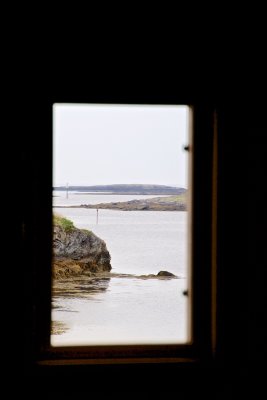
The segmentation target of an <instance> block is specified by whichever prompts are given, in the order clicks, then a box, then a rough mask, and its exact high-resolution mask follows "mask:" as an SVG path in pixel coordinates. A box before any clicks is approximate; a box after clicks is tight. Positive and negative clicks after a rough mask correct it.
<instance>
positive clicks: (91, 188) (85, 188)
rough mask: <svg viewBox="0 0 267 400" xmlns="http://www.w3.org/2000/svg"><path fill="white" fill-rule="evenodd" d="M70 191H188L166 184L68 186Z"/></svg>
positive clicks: (174, 193)
mask: <svg viewBox="0 0 267 400" xmlns="http://www.w3.org/2000/svg"><path fill="white" fill-rule="evenodd" d="M53 190H58V191H66V190H67V188H66V186H55V187H53ZM68 190H69V191H77V192H80V194H82V192H96V193H98V192H99V193H102V194H103V192H106V193H108V194H120V195H123V194H133V195H142V194H143V195H156V196H158V195H180V194H182V193H185V192H186V189H185V188H179V187H174V186H165V185H143V184H131V185H127V184H116V185H95V186H68Z"/></svg>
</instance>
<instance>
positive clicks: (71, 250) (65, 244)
mask: <svg viewBox="0 0 267 400" xmlns="http://www.w3.org/2000/svg"><path fill="white" fill-rule="evenodd" d="M53 256H54V263H53V264H54V265H53V267H54V268H53V276H54V277H55V278H56V279H57V278H60V277H64V276H70V275H79V274H82V273H86V274H87V275H88V274H89V273H91V272H94V273H99V272H105V271H110V270H111V264H110V259H111V257H110V254H109V252H108V250H107V247H106V243H105V242H104V241H103V240H102V239H100V238H99V237H98V236H96V235H95V234H94V233H92V232H89V231H85V230H82V229H78V228H75V227H74V228H73V229H71V230H65V229H64V228H63V227H62V226H60V225H54V232H53Z"/></svg>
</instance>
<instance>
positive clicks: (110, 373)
mask: <svg viewBox="0 0 267 400" xmlns="http://www.w3.org/2000/svg"><path fill="white" fill-rule="evenodd" d="M142 82H143V81H142ZM155 85H156V84H155ZM155 85H154V87H153V85H151V86H150V89H151V88H153V89H151V90H147V86H146V85H145V84H144V85H143V87H142V85H141V86H138V90H137V89H136V88H135V89H134V85H130V87H128V86H127V85H126V87H124V89H123V90H122V89H121V87H120V88H118V86H117V89H116V88H115V86H116V85H115V86H114V85H112V88H109V90H106V91H105V90H104V89H103V86H101V88H102V91H100V90H99V87H98V88H97V89H96V85H93V83H92V82H90V80H89V81H87V83H86V81H83V82H81V81H80V82H75V84H74V85H73V86H72V87H70V86H66V85H63V84H62V85H61V86H60V87H59V86H57V85H55V86H53V85H47V86H46V85H44V84H40V85H39V86H38V87H37V88H34V90H33V91H32V100H33V102H31V103H29V108H28V110H27V111H28V112H27V117H26V121H25V123H26V125H27V133H26V134H25V135H24V137H23V140H22V143H21V149H23V151H22V152H21V157H22V158H21V160H22V161H21V165H22V166H23V168H22V170H21V172H22V178H23V180H21V181H22V182H23V185H27V190H26V192H25V191H24V196H23V200H24V201H23V203H22V207H21V213H22V215H23V219H26V220H29V221H31V222H30V223H31V225H32V226H34V224H36V223H38V221H35V218H36V217H35V216H34V215H33V214H32V212H31V210H32V209H33V203H36V201H37V202H38V207H39V211H38V212H40V215H43V213H46V212H47V211H46V210H47V202H48V201H49V199H47V198H36V193H38V186H39V185H40V179H39V178H40V176H42V177H45V176H47V178H46V181H43V183H44V184H46V185H50V183H51V176H49V174H50V173H51V171H46V173H47V174H45V173H44V170H43V166H44V165H47V158H49V157H50V155H49V144H47V141H46V140H43V139H42V138H43V137H45V135H47V130H50V127H51V125H50V124H51V119H50V117H49V116H48V115H47V114H46V113H45V112H44V110H45V109H47V104H48V102H49V101H50V99H51V93H54V94H55V91H57V90H58V93H59V96H58V98H59V100H58V101H61V100H60V99H61V98H64V100H65V101H67V100H66V99H67V98H68V96H69V97H70V98H71V97H72V95H73V93H78V94H79V98H80V99H81V100H82V98H83V95H84V94H85V93H87V95H88V92H90V93H91V95H92V97H93V98H94V101H95V102H97V101H103V100H104V101H107V99H108V98H110V100H114V97H113V96H112V95H113V94H114V93H115V97H116V100H115V101H117V102H120V101H125V100H126V99H127V98H129V97H131V99H132V102H135V101H137V102H138V101H139V100H140V98H143V99H144V102H150V101H151V100H152V101H153V99H154V101H157V100H158V99H162V98H163V99H165V100H166V101H168V99H170V100H172V101H173V99H175V96H176V94H175V93H177V91H179V90H180V95H179V96H178V100H179V99H180V100H181V99H184V102H185V103H186V102H189V103H194V102H195V101H197V102H200V103H201V102H204V103H205V102H210V103H214V104H215V105H217V109H218V132H219V178H218V179H219V180H218V182H219V203H218V218H219V220H218V223H219V225H218V226H219V232H218V236H219V248H218V255H219V260H218V274H219V277H220V281H221V286H220V287H219V292H218V294H219V305H218V312H219V316H220V320H219V327H220V333H219V338H218V339H219V354H218V361H217V362H216V364H214V365H213V366H210V365H201V366H199V365H198V366H184V367H182V366H176V365H167V364H165V365H132V366H131V365H121V366H113V367H110V366H94V367H92V366H90V367H89V366H75V367H67V368H64V369H63V368H61V367H54V368H52V369H49V370H48V369H46V370H43V371H42V372H40V371H37V372H36V371H33V370H32V369H31V367H30V364H31V362H30V361H31V348H32V346H33V343H32V339H33V335H32V329H34V327H33V325H32V321H31V316H32V307H33V305H32V293H33V291H34V288H33V287H32V285H33V282H34V281H33V276H32V270H31V269H30V268H28V269H27V270H25V274H24V288H25V297H24V333H25V336H24V349H25V351H24V369H23V370H21V371H20V378H21V384H22V385H23V386H24V389H25V392H26V393H30V394H34V393H39V392H41V391H43V390H44V391H45V392H48V393H55V392H59V393H60V392H61V393H62V392H64V391H65V393H66V394H70V393H76V395H77V394H79V393H85V394H86V395H87V398H90V397H91V394H93V393H96V394H99V395H100V394H101V393H105V394H109V393H114V394H116V393H118V394H119V393H121V394H125V395H127V394H129V393H133V392H137V393H144V392H147V393H150V395H151V398H152V396H156V395H157V394H159V393H161V392H162V393H169V392H172V393H174V394H176V395H175V396H176V397H177V398H180V399H187V398H189V397H190V398H191V395H192V398H195V397H196V396H201V397H204V398H212V399H224V398H226V399H229V398H236V397H235V395H236V394H238V393H239V394H241V393H245V392H246V391H247V390H251V393H252V392H253V389H254V386H253V382H254V381H255V380H254V378H255V379H256V377H257V376H256V374H255V377H253V374H252V379H251V381H250V382H249V381H248V368H247V367H248V366H249V364H250V365H252V366H253V367H255V368H256V369H259V371H258V372H259V373H260V372H261V367H262V362H263V360H262V354H263V353H262V349H263V348H264V346H266V345H265V340H264V335H263V326H262V324H261V322H259V321H261V317H262V314H261V312H262V311H263V306H262V300H263V299H262V296H263V295H262V293H264V292H262V291H260V290H259V291H256V299H257V301H256V302H255V301H254V302H252V304H253V309H252V318H253V319H252V322H253V323H254V325H253V326H254V328H253V329H252V330H251V331H250V337H249V341H250V343H251V342H253V343H256V341H257V340H258V339H260V341H259V343H258V342H257V343H258V345H257V346H251V344H250V345H249V342H248V320H247V317H248V314H247V306H248V304H247V294H248V293H247V289H248V286H247V276H246V275H247V274H246V273H245V267H244V264H243V263H241V261H240V260H241V253H242V251H243V250H244V248H245V247H246V246H245V243H247V239H248V238H247V236H246V234H245V235H244V233H246V232H247V231H246V228H247V227H246V226H244V214H243V210H244V207H242V205H244V187H243V185H242V182H243V178H244V174H245V168H246V165H247V161H246V157H244V153H243V150H242V146H241V145H240V143H242V144H244V132H243V130H242V129H241V126H240V123H239V118H240V114H237V113H236V112H235V111H234V108H233V107H232V103H231V104H229V103H227V101H225V98H223V96H220V93H217V94H216V91H215V93H214V88H213V89H212V90H210V91H209V90H208V91H206V90H205V91H203V90H202V89H201V90H200V91H198V92H196V91H195V90H194V89H190V88H187V90H185V88H183V90H182V89H181V87H180V88H179V87H173V86H172V87H170V86H169V87H168V89H169V94H166V91H165V90H163V88H162V87H159V84H158V85H156V87H155ZM163 87H164V85H163ZM215 87H216V83H215ZM56 88H57V89H56ZM106 89H107V88H106ZM164 93H165V94H164ZM181 93H182V94H181ZM43 106H44V107H43ZM263 119H264V118H259V119H258V122H257V125H255V126H254V127H252V128H253V130H251V132H250V140H251V142H253V143H255V138H257V143H258V149H257V150H258V152H257V154H256V153H255V152H252V151H251V149H250V148H249V149H248V150H249V157H250V158H249V159H250V175H249V178H250V180H251V181H252V182H255V184H256V185H260V184H262V182H264V173H263V170H262V167H263V162H265V153H266V152H265V148H264V147H263V146H262V143H261V140H262V138H263V131H264V130H263V122H264V121H263ZM40 121H42V124H41V125H40ZM240 146H241V147H240ZM240 149H241V150H240ZM255 177H256V178H255ZM44 179H45V178H44ZM258 187H260V186H258ZM36 190H37V191H36ZM249 192H250V190H249ZM245 193H246V194H247V193H248V191H247V190H246V191H245ZM253 196H255V191H254V190H253ZM246 200H248V198H247V199H246ZM246 200H245V204H247V203H246ZM259 204H260V203H259ZM241 210H242V213H241ZM245 215H246V214H245ZM255 215H256V216H257V218H256V221H255V219H254V218H253V217H252V218H251V219H250V217H251V216H250V215H249V216H248V224H249V225H250V226H251V228H250V233H251V229H252V230H253V235H250V237H249V239H251V246H249V247H250V248H251V250H252V249H253V250H254V251H253V252H251V253H250V258H249V260H250V262H251V266H250V282H251V283H252V284H253V285H254V286H256V287H259V288H260V285H263V283H261V284H260V283H259V280H258V278H259V276H258V270H260V266H261V265H262V263H263V249H264V243H263V237H264V236H263V235H262V233H263V232H264V227H263V223H262V214H261V212H260V211H259V210H258V209H257V210H255ZM46 217H49V214H47V216H46ZM46 217H43V218H44V220H45V218H46ZM246 218H247V217H246ZM25 234H27V235H34V233H33V232H26V233H25ZM251 236H253V238H251ZM239 239H240V240H241V246H240V245H239V243H240V242H239ZM31 240H32V241H33V243H36V245H38V243H37V242H38V240H40V238H32V239H31ZM259 243H260V244H261V246H262V247H258V245H259ZM249 247H248V248H249ZM256 249H257V251H256V252H255V250H256ZM28 250H29V249H28ZM26 257H28V258H29V260H30V259H31V257H32V254H31V252H30V251H28V252H26ZM30 264H31V262H30ZM252 271H253V273H252ZM261 282H263V281H261ZM253 293H254V292H253ZM254 300H255V299H254ZM40 301H42V299H40ZM255 303H257V305H258V307H257V308H255V307H254V306H255V305H256V304H255ZM251 308H252V306H251ZM255 382H256V381H255ZM231 396H233V397H231Z"/></svg>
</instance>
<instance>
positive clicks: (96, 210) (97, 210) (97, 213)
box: [96, 208, 98, 225]
mask: <svg viewBox="0 0 267 400" xmlns="http://www.w3.org/2000/svg"><path fill="white" fill-rule="evenodd" d="M96 224H97V225H98V208H97V209H96Z"/></svg>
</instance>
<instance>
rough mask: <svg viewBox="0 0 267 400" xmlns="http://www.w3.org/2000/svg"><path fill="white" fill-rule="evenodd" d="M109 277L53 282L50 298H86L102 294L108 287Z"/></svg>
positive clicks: (67, 279)
mask: <svg viewBox="0 0 267 400" xmlns="http://www.w3.org/2000/svg"><path fill="white" fill-rule="evenodd" d="M109 281H110V278H109V277H93V278H88V277H79V278H73V277H72V278H66V279H62V280H54V284H53V290H52V298H53V301H54V300H57V299H58V298H87V297H92V296H93V295H95V294H97V293H101V292H104V291H106V290H107V289H108V286H109Z"/></svg>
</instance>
